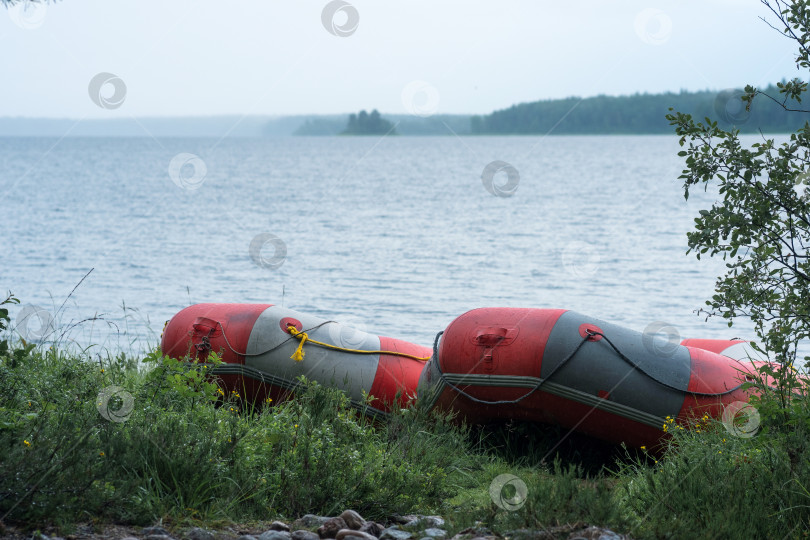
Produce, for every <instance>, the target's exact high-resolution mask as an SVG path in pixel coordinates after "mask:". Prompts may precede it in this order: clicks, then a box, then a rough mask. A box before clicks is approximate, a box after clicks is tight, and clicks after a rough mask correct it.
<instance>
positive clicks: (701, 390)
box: [161, 304, 762, 448]
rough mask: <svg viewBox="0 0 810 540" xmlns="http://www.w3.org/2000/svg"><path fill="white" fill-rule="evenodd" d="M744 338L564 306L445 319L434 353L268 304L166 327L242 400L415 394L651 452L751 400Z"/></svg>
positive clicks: (174, 345)
mask: <svg viewBox="0 0 810 540" xmlns="http://www.w3.org/2000/svg"><path fill="white" fill-rule="evenodd" d="M746 347H747V345H746V342H743V341H739V340H733V341H726V340H695V339H690V340H684V341H683V342H682V343H677V342H670V341H666V340H660V339H656V338H655V336H653V335H650V334H649V333H646V334H642V333H639V332H636V331H633V330H629V329H627V328H623V327H621V326H618V325H615V324H610V323H607V322H604V321H600V320H598V319H594V318H591V317H587V316H585V315H581V314H579V313H576V312H573V311H567V310H563V309H522V308H482V309H475V310H472V311H469V312H467V313H465V314H463V315H461V316H460V317H458V318H456V319H455V320H454V321H453V322H451V323H450V324H449V325H448V326H447V328H446V329H445V330H444V331H443V332H440V333H439V335H437V337H436V342H435V343H434V346H433V348H432V349H431V348H428V347H423V346H420V345H416V344H413V343H408V342H406V341H401V340H398V339H392V338H388V337H382V336H376V335H373V334H369V333H367V332H363V331H360V330H356V329H353V328H350V327H348V326H345V325H342V324H340V323H337V322H335V321H330V320H325V319H321V318H317V317H313V316H310V315H306V314H303V313H299V312H296V311H293V310H290V309H285V308H282V307H279V306H274V305H271V304H198V305H194V306H190V307H188V308H186V309H184V310H182V311H180V312H179V313H178V314H177V315H175V316H174V317H173V318H172V319H171V321H169V322H168V323H167V326H166V328H165V329H164V334H163V337H162V339H161V348H162V350H163V352H164V353H165V354H167V355H170V356H172V357H175V358H191V359H194V360H198V361H205V360H206V359H207V357H208V354H210V353H211V352H215V353H218V354H220V355H221V358H222V360H223V361H224V364H220V365H219V366H217V367H216V368H215V369H213V370H212V372H213V374H215V375H217V376H218V377H220V378H221V380H222V382H223V383H224V385H225V386H226V387H227V388H228V389H231V390H234V391H237V392H239V394H240V395H242V396H244V397H245V398H246V399H248V400H252V401H254V402H260V401H262V400H265V399H267V398H272V399H274V400H275V401H276V402H278V401H279V400H282V399H285V398H286V397H287V395H288V394H289V393H290V392H291V391H292V390H294V388H295V387H296V385H297V384H298V382H297V380H298V378H299V377H301V376H305V377H307V378H308V379H311V380H315V381H318V382H319V383H321V384H324V385H330V386H334V387H337V388H340V389H341V390H343V391H344V392H346V394H348V396H349V398H350V399H351V400H352V402H353V404H355V405H356V406H358V407H362V406H363V404H364V403H365V401H366V396H373V400H372V401H371V407H370V408H366V409H365V410H366V411H367V413H368V414H371V415H382V414H385V413H386V412H388V411H390V410H391V408H392V407H394V406H404V405H407V404H408V403H410V402H411V401H412V400H413V399H414V398H415V397H416V396H417V394H418V397H419V400H420V401H421V402H422V404H423V405H425V406H427V407H429V408H439V409H441V410H445V411H452V412H455V413H457V414H458V415H459V417H460V418H463V419H465V420H467V421H469V422H472V423H484V422H490V421H496V420H508V419H519V420H529V421H535V422H542V423H548V424H555V425H559V426H562V427H565V428H569V429H571V430H575V431H579V432H582V433H585V434H588V435H591V436H594V437H598V438H600V439H603V440H606V441H610V442H615V443H621V442H624V443H625V444H627V445H629V446H636V447H640V446H648V447H651V448H652V447H654V446H655V445H656V444H657V443H659V442H660V441H661V439H662V438H663V437H665V436H666V434H665V432H664V429H663V427H664V425H665V424H667V423H668V421H669V419H676V421H678V422H680V423H686V422H689V421H690V420H691V419H693V418H701V417H703V416H704V415H706V414H708V415H709V416H711V417H715V418H721V417H722V415H723V412H724V409H726V408H728V407H729V406H730V405H732V404H736V406H737V407H738V408H739V406H740V405H741V403H742V402H745V401H747V400H748V394H747V392H746V390H744V388H743V384H744V383H745V382H746V381H750V380H753V374H754V373H755V369H756V368H757V367H758V366H760V365H762V362H753V361H751V360H749V356H748V355H749V351H750V349H746Z"/></svg>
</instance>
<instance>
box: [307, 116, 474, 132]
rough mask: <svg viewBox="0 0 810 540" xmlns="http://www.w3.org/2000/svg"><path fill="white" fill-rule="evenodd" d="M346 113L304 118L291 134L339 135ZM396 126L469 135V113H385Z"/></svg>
mask: <svg viewBox="0 0 810 540" xmlns="http://www.w3.org/2000/svg"><path fill="white" fill-rule="evenodd" d="M346 118H347V117H346V115H323V116H311V117H308V118H306V119H305V120H304V121H303V122H302V123H301V125H300V126H299V127H298V128H297V129H296V130H295V131H294V132H293V135H321V136H329V135H340V134H341V133H342V132H343V131H344V130H345V129H346V128H347V122H346ZM385 119H386V120H389V121H391V122H392V123H393V124H394V125H395V126H396V133H397V135H408V136H410V135H414V136H416V135H469V134H470V115H468V114H441V115H439V114H437V115H433V116H429V117H426V118H423V117H421V116H413V115H409V114H386V115H385Z"/></svg>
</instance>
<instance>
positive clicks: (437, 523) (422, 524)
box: [402, 515, 444, 530]
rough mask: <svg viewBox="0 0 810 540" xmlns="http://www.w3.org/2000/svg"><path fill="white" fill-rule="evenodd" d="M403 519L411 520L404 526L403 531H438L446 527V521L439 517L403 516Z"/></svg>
mask: <svg viewBox="0 0 810 540" xmlns="http://www.w3.org/2000/svg"><path fill="white" fill-rule="evenodd" d="M402 517H403V518H410V519H408V521H406V522H405V523H404V524H403V525H402V528H403V529H409V530H419V529H434V528H435V529H438V528H441V527H444V519H442V518H441V517H439V516H419V515H409V516H402Z"/></svg>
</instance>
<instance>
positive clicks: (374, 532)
mask: <svg viewBox="0 0 810 540" xmlns="http://www.w3.org/2000/svg"><path fill="white" fill-rule="evenodd" d="M360 530H361V531H363V532H364V533H368V534H370V535H371V536H376V537H378V538H379V537H380V535H381V534H382V532H383V531H384V530H385V527H383V526H382V525H380V524H379V523H377V522H376V521H366V524H365V525H363V526H362V527H360Z"/></svg>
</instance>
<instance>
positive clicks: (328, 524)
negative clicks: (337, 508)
mask: <svg viewBox="0 0 810 540" xmlns="http://www.w3.org/2000/svg"><path fill="white" fill-rule="evenodd" d="M348 528H349V527H348V526H347V525H346V522H345V521H343V518H340V517H333V518H329V519H327V520H326V521H325V522H324V524H323V525H321V526H320V527H318V536H320V537H321V538H334V537H335V535H336V534H337V533H338V531H339V530H340V529H348Z"/></svg>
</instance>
